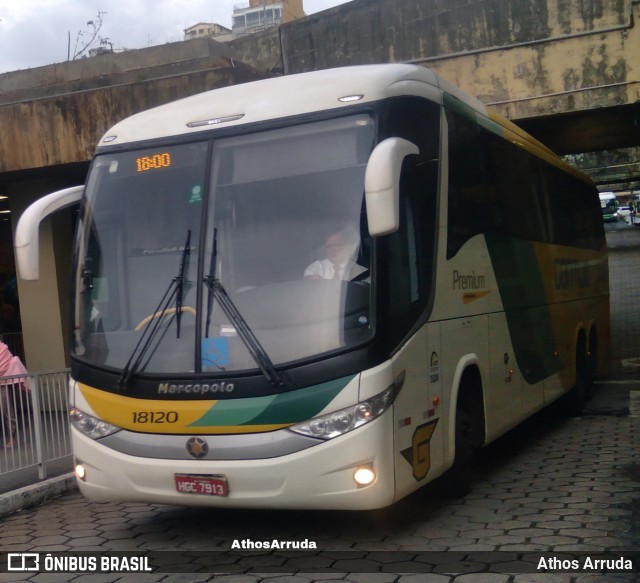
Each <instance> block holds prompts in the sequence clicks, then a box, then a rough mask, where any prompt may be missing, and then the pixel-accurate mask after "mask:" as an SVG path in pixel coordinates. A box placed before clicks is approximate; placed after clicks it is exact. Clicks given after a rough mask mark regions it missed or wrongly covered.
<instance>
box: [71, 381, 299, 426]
mask: <svg viewBox="0 0 640 583" xmlns="http://www.w3.org/2000/svg"><path fill="white" fill-rule="evenodd" d="M78 386H79V388H80V392H81V393H82V396H83V397H84V398H85V399H86V401H87V403H88V404H89V406H90V407H91V409H93V411H94V413H95V414H96V415H97V416H98V417H99V418H100V419H102V420H104V421H106V422H108V423H112V424H113V425H117V426H118V427H122V428H123V429H129V430H130V431H137V432H139V433H163V434H183V433H189V434H208V435H211V434H233V433H260V432H265V431H275V430H277V429H282V428H284V427H289V426H290V425H291V423H284V424H282V423H280V424H269V425H225V426H202V425H198V426H194V427H192V426H191V425H192V424H193V423H194V422H196V421H197V420H198V419H200V418H201V417H202V416H203V415H204V414H205V413H206V412H207V411H209V410H210V409H211V408H212V407H215V405H216V403H218V401H217V400H193V401H182V400H180V401H178V400H171V401H168V400H159V399H135V398H133V397H127V396H126V395H116V394H114V393H108V392H106V391H101V390H98V389H94V388H92V387H89V386H87V385H83V384H81V383H78Z"/></svg>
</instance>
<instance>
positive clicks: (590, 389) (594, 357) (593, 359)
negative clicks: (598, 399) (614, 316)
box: [585, 329, 598, 401]
mask: <svg viewBox="0 0 640 583" xmlns="http://www.w3.org/2000/svg"><path fill="white" fill-rule="evenodd" d="M586 358H587V371H588V373H587V374H588V376H587V379H586V385H585V400H586V401H589V400H590V399H592V398H593V395H594V394H595V380H596V373H597V370H598V335H597V334H596V331H595V329H592V330H591V333H590V334H589V354H588V355H587V357H586Z"/></svg>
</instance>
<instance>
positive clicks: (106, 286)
mask: <svg viewBox="0 0 640 583" xmlns="http://www.w3.org/2000/svg"><path fill="white" fill-rule="evenodd" d="M374 134H375V124H374V120H373V118H372V117H371V116H369V115H355V116H350V117H345V118H339V119H332V120H327V121H319V122H313V123H308V124H303V125H298V126H293V127H287V128H280V129H275V130H270V131H263V132H258V133H254V134H244V135H241V136H234V137H226V138H222V139H219V140H215V139H213V140H203V141H200V142H195V143H183V144H178V145H167V146H161V147H154V148H145V149H141V150H135V151H127V152H122V151H119V152H114V153H104V154H100V155H98V156H97V157H96V160H95V161H94V164H93V167H92V170H91V173H90V176H89V180H88V183H87V189H86V200H85V204H84V212H83V217H82V221H81V226H80V229H79V232H78V242H77V261H76V264H77V271H76V281H75V287H76V293H75V307H74V314H75V338H74V356H75V357H76V358H79V359H81V360H83V361H85V362H92V363H96V364H100V365H104V366H107V367H112V368H114V369H118V370H122V369H123V368H125V367H129V366H131V363H132V361H133V362H134V368H135V371H132V372H135V373H136V374H141V373H176V374H185V373H200V372H206V373H215V372H216V371H226V372H228V371H245V370H253V369H256V368H262V367H261V365H260V363H259V362H257V358H256V355H255V351H254V350H252V347H251V342H250V341H249V339H251V338H253V340H255V341H256V342H257V343H258V345H259V347H260V349H261V351H262V353H264V354H266V355H267V358H268V359H269V360H270V362H271V363H272V364H273V365H276V366H277V365H283V364H285V363H290V362H294V361H300V360H305V359H309V358H312V357H315V356H317V355H320V354H324V353H327V352H331V351H336V350H343V349H346V348H350V347H353V346H356V345H359V344H362V343H363V342H365V341H367V340H368V339H369V338H370V337H371V335H372V333H373V327H372V317H371V307H370V306H371V299H370V298H371V294H372V290H371V285H370V282H371V281H373V279H372V277H371V275H372V274H371V265H370V264H369V261H370V257H369V253H368V249H370V247H371V244H370V240H369V238H368V235H367V234H366V233H367V231H366V217H365V216H364V202H363V199H364V195H363V183H364V172H365V167H366V162H367V159H368V156H369V154H370V152H371V149H372V147H373V144H374ZM216 291H217V293H216ZM221 292H223V293H224V301H227V302H229V303H230V305H231V308H227V309H225V307H224V302H223V297H222V296H221ZM141 338H143V340H142V342H141ZM134 354H135V355H136V358H135V359H132V355H134Z"/></svg>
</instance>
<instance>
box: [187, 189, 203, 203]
mask: <svg viewBox="0 0 640 583" xmlns="http://www.w3.org/2000/svg"><path fill="white" fill-rule="evenodd" d="M196 202H202V186H200V185H199V184H196V186H194V187H193V188H192V189H191V195H190V196H189V204H193V203H196Z"/></svg>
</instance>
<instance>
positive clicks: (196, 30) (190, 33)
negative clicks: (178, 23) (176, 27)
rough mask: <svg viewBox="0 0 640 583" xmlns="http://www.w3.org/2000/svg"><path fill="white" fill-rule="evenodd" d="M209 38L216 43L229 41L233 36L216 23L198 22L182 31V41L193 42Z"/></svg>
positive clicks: (224, 27) (225, 28)
mask: <svg viewBox="0 0 640 583" xmlns="http://www.w3.org/2000/svg"><path fill="white" fill-rule="evenodd" d="M205 36H210V37H212V38H215V39H216V40H218V41H226V40H231V39H232V38H233V35H232V33H231V31H230V30H229V29H228V28H227V27H226V26H222V25H221V24H218V23H216V22H198V23H197V24H194V25H193V26H190V27H189V28H185V29H184V40H193V39H194V38H202V37H205Z"/></svg>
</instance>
